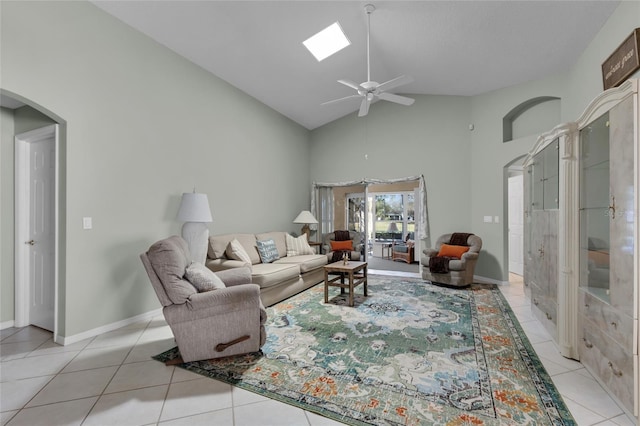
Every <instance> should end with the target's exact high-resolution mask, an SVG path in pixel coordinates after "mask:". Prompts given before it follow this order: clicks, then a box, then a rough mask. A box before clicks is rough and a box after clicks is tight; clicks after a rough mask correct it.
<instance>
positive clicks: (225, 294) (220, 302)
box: [186, 284, 260, 316]
mask: <svg viewBox="0 0 640 426" xmlns="http://www.w3.org/2000/svg"><path fill="white" fill-rule="evenodd" d="M186 305H187V308H188V309H189V311H191V312H193V313H195V312H198V311H206V313H207V316H210V315H220V314H225V313H227V312H232V311H237V310H240V309H247V308H250V307H252V306H255V307H256V308H258V307H259V306H260V286H258V285H257V284H241V285H237V286H235V287H228V288H221V289H219V290H213V291H207V292H204V293H195V294H192V295H191V297H189V300H187V303H186Z"/></svg>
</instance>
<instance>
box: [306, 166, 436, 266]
mask: <svg viewBox="0 0 640 426" xmlns="http://www.w3.org/2000/svg"><path fill="white" fill-rule="evenodd" d="M412 181H418V182H419V184H418V188H417V189H416V192H417V197H416V198H415V208H416V210H417V211H416V216H417V217H416V236H415V239H416V248H415V250H416V255H417V256H418V257H419V253H422V247H431V235H430V229H429V209H428V208H427V188H426V184H425V181H424V176H422V175H420V176H410V177H405V178H398V179H386V180H384V179H367V178H365V179H363V180H360V181H351V182H334V183H318V182H314V183H313V188H312V190H311V213H313V215H314V216H315V218H316V219H317V220H318V237H319V238H320V239H321V238H322V236H323V235H324V234H326V233H327V232H333V231H334V229H333V219H334V217H335V212H334V198H333V188H335V187H340V186H353V185H363V186H364V192H365V200H366V199H367V197H368V187H369V185H379V184H389V183H399V182H412ZM365 204H367V205H368V203H365ZM365 213H366V214H365V215H364V216H365V220H367V218H368V216H369V215H368V212H367V211H366V210H365ZM368 227H369V224H367V226H366V228H364V229H368Z"/></svg>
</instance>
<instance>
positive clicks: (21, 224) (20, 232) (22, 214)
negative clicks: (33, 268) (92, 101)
mask: <svg viewBox="0 0 640 426" xmlns="http://www.w3.org/2000/svg"><path fill="white" fill-rule="evenodd" d="M50 137H53V143H54V151H55V154H54V171H53V179H54V184H53V186H54V209H53V214H54V218H53V222H54V248H53V250H54V261H53V275H54V276H53V286H54V306H53V341H54V342H55V341H56V340H57V337H58V265H59V253H58V247H59V236H60V230H59V224H58V212H59V199H60V197H59V195H60V188H59V182H60V179H59V170H60V149H59V148H60V147H59V141H60V130H59V125H58V124H50V125H48V126H45V127H41V128H39V129H35V130H31V131H28V132H24V133H20V134H17V135H15V138H14V139H15V171H14V173H15V228H14V229H15V241H14V242H15V296H14V297H15V326H16V327H25V326H28V325H29V255H28V253H29V252H28V247H26V245H25V244H24V242H25V241H27V240H28V239H29V235H28V230H29V223H28V222H29V220H28V218H29V214H28V213H29V212H28V209H29V195H30V173H29V170H30V169H29V151H30V144H31V143H33V142H38V141H40V140H42V139H46V138H50Z"/></svg>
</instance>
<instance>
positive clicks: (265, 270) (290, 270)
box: [251, 261, 300, 288]
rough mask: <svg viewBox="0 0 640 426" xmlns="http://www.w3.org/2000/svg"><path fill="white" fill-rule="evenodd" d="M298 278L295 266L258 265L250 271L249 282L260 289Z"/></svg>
mask: <svg viewBox="0 0 640 426" xmlns="http://www.w3.org/2000/svg"><path fill="white" fill-rule="evenodd" d="M276 262H277V261H276ZM299 276H300V268H299V267H298V265H296V264H284V263H275V262H274V263H259V264H257V265H254V266H253V270H252V271H251V281H252V282H253V283H254V284H258V285H259V286H260V288H266V287H271V286H273V285H276V284H280V283H282V282H284V281H287V280H290V279H294V278H296V277H299Z"/></svg>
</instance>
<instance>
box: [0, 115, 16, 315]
mask: <svg viewBox="0 0 640 426" xmlns="http://www.w3.org/2000/svg"><path fill="white" fill-rule="evenodd" d="M13 135H14V119H13V110H11V109H7V108H0V206H1V207H2V208H0V324H1V323H5V322H9V321H13V319H14V309H13V306H14V305H13V299H14V285H13V269H14V268H13V262H14V260H13V259H14V257H13V253H14V242H13V222H14V219H13V216H14V214H13V209H11V208H5V206H12V205H13V186H14V184H13Z"/></svg>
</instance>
